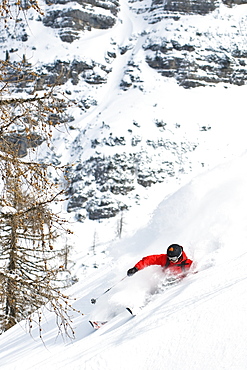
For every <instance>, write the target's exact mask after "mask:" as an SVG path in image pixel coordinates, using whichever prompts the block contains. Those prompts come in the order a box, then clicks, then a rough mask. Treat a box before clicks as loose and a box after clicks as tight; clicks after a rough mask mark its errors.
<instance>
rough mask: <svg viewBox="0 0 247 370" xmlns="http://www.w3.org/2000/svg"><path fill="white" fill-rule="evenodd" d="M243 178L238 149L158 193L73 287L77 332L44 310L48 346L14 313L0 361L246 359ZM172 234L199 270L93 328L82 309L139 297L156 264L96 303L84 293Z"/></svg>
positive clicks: (116, 276) (55, 364) (90, 363)
mask: <svg viewBox="0 0 247 370" xmlns="http://www.w3.org/2000/svg"><path fill="white" fill-rule="evenodd" d="M246 186H247V155H246V154H244V155H243V156H240V157H239V158H236V159H234V160H233V161H231V162H229V163H225V164H223V165H220V166H218V167H216V168H214V169H213V170H211V171H209V172H207V173H205V174H203V175H199V176H198V177H196V178H194V179H193V181H191V182H190V183H189V184H187V185H185V186H184V187H182V188H181V189H179V190H178V191H177V192H175V193H174V194H172V195H171V196H169V197H168V198H167V199H164V200H163V201H162V202H161V203H160V204H159V205H158V206H157V208H156V210H155V211H154V213H153V215H152V218H151V220H150V222H149V223H148V224H147V225H146V227H145V228H141V229H139V230H136V233H134V234H133V235H132V236H131V237H129V238H125V239H123V240H121V241H120V242H118V243H117V245H116V244H115V245H112V247H111V248H110V250H109V253H111V254H112V256H113V260H112V264H109V265H108V266H107V267H105V268H103V267H102V268H101V269H99V270H95V272H94V273H92V274H91V275H90V276H88V277H87V279H85V280H84V281H80V282H79V283H78V284H76V285H74V286H73V287H72V288H71V293H73V295H74V296H75V297H77V298H78V299H77V301H76V303H75V304H74V306H75V307H76V308H79V309H81V311H82V312H83V313H85V316H80V315H79V314H78V316H77V317H75V318H74V325H75V330H76V339H75V340H73V341H69V340H65V341H64V342H63V340H62V338H61V337H58V338H57V337H56V329H55V324H54V318H53V317H52V315H51V314H50V313H46V323H45V325H44V330H43V339H44V343H45V346H44V344H42V343H41V342H40V340H39V339H38V333H37V332H36V330H35V329H34V330H33V337H30V335H29V334H28V333H27V332H26V330H25V324H24V323H20V324H18V325H16V326H15V327H13V328H12V329H11V330H9V331H8V332H6V333H5V334H4V335H2V336H1V338H0V346H1V354H0V364H1V369H4V370H7V369H9V370H10V369H11V370H14V369H25V370H28V369H32V370H34V369H36V370H40V369H47V368H52V369H59V370H60V369H75V370H77V369H85V370H93V369H94V370H96V369H103V370H113V369H116V368H117V369H120V370H125V369H129V368H135V369H138V370H139V369H140V370H148V369H150V368H152V369H154V370H160V369H174V370H179V369H186V370H187V369H188V370H189V369H190V370H191V369H195V370H204V369H205V370H206V369H213V370H216V369H217V370H218V369H236V370H241V369H246V366H247V350H246V343H245V338H246V330H247V323H246V320H245V316H246V309H247V299H246V279H247V274H246V264H247V253H246V242H247V232H246V224H247V206H246V205H247V194H246ZM171 242H178V243H182V244H183V246H184V248H185V250H186V252H187V254H188V256H189V257H191V258H193V259H194V261H196V263H195V267H194V269H195V271H198V273H196V274H192V275H190V276H188V277H187V278H186V279H185V280H184V281H183V282H181V283H180V284H178V285H176V286H173V287H170V288H168V289H167V290H166V291H164V292H163V293H162V294H159V295H156V296H152V299H151V301H150V303H149V304H148V305H147V306H146V307H145V308H143V309H142V310H141V311H140V312H139V313H138V314H137V316H136V317H134V318H131V319H130V320H128V321H126V316H125V318H123V317H122V318H121V320H120V319H118V318H117V319H116V318H115V319H113V321H112V322H113V324H114V325H113V324H112V325H111V322H110V323H109V325H108V326H107V325H106V326H105V327H104V328H102V329H101V330H99V331H96V332H94V330H93V329H92V328H91V327H90V325H89V323H88V319H89V317H90V315H92V310H94V312H95V311H96V306H98V308H97V309H98V310H105V309H107V307H110V308H109V310H111V311H112V312H113V303H114V302H115V304H116V305H118V308H119V306H120V305H124V303H126V304H129V303H130V301H131V302H132V303H133V304H134V303H135V302H136V303H140V302H141V300H142V299H143V295H144V294H145V292H147V291H148V290H152V289H153V288H154V286H155V284H157V281H158V280H159V279H161V274H160V271H159V270H158V268H157V267H150V268H147V269H145V270H143V271H140V272H139V273H137V274H136V275H135V276H133V277H131V278H126V279H125V280H124V281H122V282H120V283H119V284H118V285H117V286H116V287H115V288H114V289H112V290H111V291H110V292H109V293H108V294H105V295H104V296H103V297H102V298H100V299H99V300H98V303H97V304H96V305H95V306H92V305H91V304H90V298H92V297H97V296H98V295H100V294H102V292H103V291H104V290H105V289H106V288H108V287H109V286H111V285H112V284H115V283H116V282H118V281H119V280H120V279H121V278H122V277H123V276H124V274H125V272H126V270H127V268H129V267H131V266H133V264H134V263H135V262H136V261H137V260H138V259H139V258H141V257H142V256H143V255H145V254H151V253H162V252H164V251H165V250H166V246H167V245H168V244H169V243H171ZM140 246H142V248H141V247H140ZM121 249H122V250H124V251H125V254H123V255H122V256H121ZM116 250H117V251H118V252H117V253H115V257H114V251H116ZM108 303H109V306H108ZM123 307H124V306H123ZM75 316H76V315H75ZM119 317H120V316H119ZM114 320H115V322H114ZM125 321H126V322H125ZM121 322H122V325H120V323H121Z"/></svg>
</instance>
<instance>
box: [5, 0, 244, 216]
mask: <svg viewBox="0 0 247 370" xmlns="http://www.w3.org/2000/svg"><path fill="white" fill-rule="evenodd" d="M244 4H247V1H244V0H235V1H233V0H223V1H216V0H166V1H163V0H162V1H161V0H153V1H152V2H151V3H148V2H142V1H130V2H129V3H127V2H126V4H125V6H128V8H129V9H130V10H129V11H130V12H131V14H132V15H131V17H134V18H135V19H137V23H138V22H140V24H142V22H143V28H142V29H141V28H140V26H139V28H138V31H132V28H133V30H134V26H133V22H134V21H133V20H132V18H131V17H130V20H129V26H128V27H126V28H125V29H124V30H125V34H124V36H123V37H122V39H123V40H124V41H121V42H120V41H119V40H120V39H117V37H116V31H115V30H117V28H116V25H117V24H121V23H122V22H123V15H122V13H121V11H123V9H122V8H124V11H125V12H126V8H125V7H124V4H122V5H121V6H120V3H119V2H118V1H110V0H108V1H94V0H92V1H81V0H78V1H76V2H70V1H67V0H53V1H49V2H48V1H47V3H46V5H45V9H46V12H45V15H44V17H38V18H37V22H36V23H35V24H36V25H37V27H40V29H42V30H43V31H42V32H45V30H49V32H50V35H52V37H54V38H55V40H56V42H57V48H58V46H59V47H60V48H63V50H64V53H67V54H66V58H65V57H64V58H63V57H62V56H61V55H62V54H61V53H60V56H59V57H58V56H57V54H58V52H57V49H56V48H55V49H53V50H52V51H50V52H52V53H53V54H54V58H47V57H46V56H44V57H43V59H42V56H40V57H39V58H36V60H37V62H36V63H35V66H34V69H35V72H36V73H37V78H36V79H35V81H33V82H32V84H31V87H30V84H29V86H28V85H26V86H22V87H21V89H20V90H21V91H25V90H26V91H28V92H30V91H31V90H32V91H33V90H34V91H35V90H36V91H37V90H42V89H45V87H46V86H47V85H53V84H54V85H59V86H60V89H61V91H63V92H64V94H65V95H66V96H67V97H68V98H69V99H71V100H72V101H73V102H75V103H76V105H77V111H76V112H77V113H75V112H74V111H71V110H68V115H67V116H66V117H65V118H64V119H65V120H67V121H68V123H69V130H70V133H72V132H73V135H72V134H71V137H73V139H70V138H69V136H70V135H68V136H66V138H64V142H65V145H66V147H67V150H71V151H72V154H71V162H73V166H68V172H67V179H68V196H69V201H68V207H67V210H68V212H70V213H71V212H74V213H75V217H76V219H77V220H78V221H81V222H82V221H83V220H84V219H85V218H86V217H89V218H90V219H93V220H95V219H101V218H109V217H114V216H116V215H117V214H118V213H119V212H121V211H123V210H126V209H128V207H129V206H130V205H131V203H133V202H136V203H138V201H139V196H140V195H139V194H140V192H141V191H140V189H141V188H142V189H147V188H149V187H152V186H154V185H155V184H157V183H161V182H169V179H170V178H174V177H175V178H180V176H182V174H184V173H189V172H190V171H191V169H192V167H193V161H192V159H191V158H192V157H191V153H193V152H194V151H196V149H197V147H198V145H199V142H198V141H197V140H191V139H189V138H188V137H187V136H186V134H184V135H181V134H180V122H176V123H175V124H174V123H173V124H171V123H169V122H167V121H166V119H165V109H164V110H163V112H164V117H162V118H161V117H160V114H158V111H157V110H155V108H156V105H157V103H156V102H155V101H156V97H155V98H154V102H153V103H152V104H151V103H150V110H151V109H152V110H153V114H152V117H151V118H147V119H144V120H143V117H142V118H141V116H140V115H138V113H135V114H133V116H128V115H127V114H126V113H127V112H128V111H130V110H131V109H132V108H131V107H132V104H130V105H129V106H126V107H124V109H123V110H122V111H121V112H120V113H119V115H118V116H117V117H115V116H114V111H112V118H111V119H109V118H108V117H109V115H106V113H104V111H106V108H105V107H106V106H107V104H108V103H109V101H108V103H105V104H104V109H103V111H102V112H101V111H99V109H98V107H99V104H100V101H102V100H104V99H105V100H106V102H107V97H108V96H109V95H111V94H113V95H114V94H115V92H114V91H115V90H116V89H118V90H117V91H118V93H117V94H115V95H114V97H113V98H112V100H114V99H118V96H121V97H123V96H125V97H126V96H128V94H132V93H133V91H134V92H135V94H136V95H137V93H136V92H137V91H138V94H139V95H138V96H142V98H143V99H144V97H145V96H146V95H147V94H151V93H150V91H149V90H148V89H147V82H146V81H147V73H150V76H152V77H151V78H154V77H153V76H154V75H153V74H155V76H156V77H155V79H156V80H155V81H159V82H157V83H159V84H164V86H165V84H166V83H167V81H168V80H171V79H172V80H173V81H174V80H175V81H176V82H177V84H178V85H180V86H181V88H185V89H191V88H194V89H196V88H197V87H200V86H212V87H213V86H216V85H217V84H224V86H225V87H226V88H227V87H229V86H231V85H237V86H240V85H244V84H246V80H247V67H246V63H247V51H246V47H245V45H246V42H245V31H246V26H245V24H246V19H245V17H242V18H241V17H239V18H238V20H237V21H236V19H234V18H233V17H232V13H231V10H234V9H235V8H236V7H240V6H241V5H244ZM209 16H210V20H207V17H209ZM30 19H31V18H30ZM226 19H227V20H228V25H229V27H228V28H227V29H226V27H225V24H226V23H225V20H226ZM32 21H34V17H33V16H32ZM42 27H43V28H42ZM30 29H31V27H30ZM95 29H97V30H98V31H99V32H101V31H100V30H102V33H103V32H106V31H109V32H111V30H112V33H110V37H108V38H106V39H103V40H105V41H104V43H105V44H104V45H103V49H104V51H103V54H102V52H101V51H100V50H101V49H102V45H100V48H99V49H100V50H99V54H98V55H97V53H96V52H95V49H92V50H93V54H94V55H96V57H93V56H91V55H90V54H87V48H88V47H89V45H90V43H88V42H87V40H90V32H92V31H93V30H95ZM17 30H18V32H17ZM105 34H106V35H108V34H107V33H105ZM98 36H99V34H97V37H98ZM1 39H2V49H1V50H2V51H3V52H4V53H5V52H6V50H7V51H8V55H9V56H10V60H11V58H13V55H15V53H19V54H21V53H23V54H24V53H26V51H27V50H28V47H29V49H30V50H31V51H32V53H33V54H34V53H36V54H37V53H38V51H39V47H40V46H39V44H34V43H35V39H34V38H33V39H32V34H31V30H29V29H28V27H26V26H24V23H23V22H19V24H18V26H17V28H16V31H15V33H13V32H11V31H10V30H7V32H6V30H5V32H4V31H3V30H2V31H1ZM223 39H224V43H222V40H223ZM9 40H11V48H10V47H9V46H8V45H10V44H8V41H9ZM40 43H42V42H41V41H40ZM47 45H49V41H47ZM46 47H48V46H46ZM100 53H101V54H100ZM34 55H35V54H34ZM48 59H49V61H48ZM123 61H124V62H123ZM30 63H32V60H31V58H30ZM115 66H117V67H115ZM116 69H118V70H117V71H118V73H116ZM144 71H145V72H144ZM147 71H149V72H147ZM114 73H115V74H114ZM112 76H115V77H114V89H115V90H113V89H112V86H113V83H112V79H113V78H112ZM110 81H111V82H110ZM154 86H155V85H154ZM111 89H112V90H111ZM104 91H106V93H104ZM136 95H135V96H136ZM102 96H104V97H102ZM125 101H126V100H125ZM146 101H148V100H146ZM128 104H129V103H128ZM109 105H110V104H109ZM139 106H141V103H140V105H139ZM109 109H111V108H108V109H107V112H109ZM94 111H95V114H94ZM88 112H92V113H91V115H92V117H93V118H92V119H91V120H89V119H88V118H87V117H88V116H87V114H88ZM156 112H157V113H156ZM123 116H124V118H123V119H120V117H123ZM78 117H79V118H78ZM104 117H106V118H104ZM54 119H63V118H61V117H59V118H56V117H54ZM106 120H108V121H106ZM118 121H120V122H119V123H118V124H117V122H118ZM144 121H145V122H144ZM84 122H85V123H84ZM147 126H148V130H149V134H148V135H146V136H143V132H144V131H145V130H147ZM208 130H210V123H209V125H208V126H203V127H202V126H200V124H198V131H200V132H207V131H208ZM120 131H121V133H119V132H120ZM75 133H77V134H75ZM71 148H72V149H71ZM53 156H54V158H53V160H56V161H57V162H61V163H63V159H62V154H60V155H59V154H58V153H56V151H54V154H53Z"/></svg>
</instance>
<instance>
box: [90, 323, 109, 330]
mask: <svg viewBox="0 0 247 370" xmlns="http://www.w3.org/2000/svg"><path fill="white" fill-rule="evenodd" d="M107 322H108V321H89V323H90V324H91V325H92V327H93V328H94V329H100V328H101V327H102V326H103V325H105V324H106V323H107Z"/></svg>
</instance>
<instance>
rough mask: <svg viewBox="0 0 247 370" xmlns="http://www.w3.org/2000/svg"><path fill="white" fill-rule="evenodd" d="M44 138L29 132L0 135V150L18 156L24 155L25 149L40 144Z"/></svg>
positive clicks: (25, 153)
mask: <svg viewBox="0 0 247 370" xmlns="http://www.w3.org/2000/svg"><path fill="white" fill-rule="evenodd" d="M43 141H44V139H43V138H42V137H41V136H40V135H38V134H35V133H32V134H29V135H28V136H27V135H25V134H18V133H13V134H8V135H5V136H3V137H0V150H1V151H2V152H6V153H13V154H14V155H16V156H18V157H21V158H22V157H25V156H26V155H27V150H28V149H30V148H36V147H37V146H39V145H41V144H42V142H43Z"/></svg>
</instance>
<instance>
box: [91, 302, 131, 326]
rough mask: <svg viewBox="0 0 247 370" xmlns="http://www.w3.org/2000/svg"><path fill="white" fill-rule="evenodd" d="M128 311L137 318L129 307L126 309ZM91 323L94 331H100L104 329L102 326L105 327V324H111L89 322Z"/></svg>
mask: <svg viewBox="0 0 247 370" xmlns="http://www.w3.org/2000/svg"><path fill="white" fill-rule="evenodd" d="M126 310H127V311H128V312H129V313H130V314H131V316H133V317H134V316H135V315H134V314H133V312H132V310H131V309H130V308H129V307H126ZM116 318H117V317H116ZM113 321H114V320H113ZM89 323H90V324H91V325H92V327H93V328H94V329H96V330H98V329H100V328H102V326H104V325H105V324H107V323H109V321H89Z"/></svg>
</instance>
